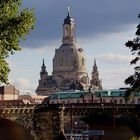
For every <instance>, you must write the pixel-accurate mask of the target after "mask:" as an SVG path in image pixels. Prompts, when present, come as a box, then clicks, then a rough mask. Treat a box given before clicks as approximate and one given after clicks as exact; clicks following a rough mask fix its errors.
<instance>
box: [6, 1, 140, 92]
mask: <svg viewBox="0 0 140 140" xmlns="http://www.w3.org/2000/svg"><path fill="white" fill-rule="evenodd" d="M68 5H70V7H71V16H72V17H73V18H74V19H75V22H76V38H77V43H78V46H79V47H81V48H83V49H84V51H85V54H86V58H87V71H88V74H89V77H91V72H92V67H93V63H94V59H96V60H97V65H98V70H99V74H100V79H102V83H103V87H104V88H107V89H108V88H119V87H124V86H125V85H124V82H123V81H124V79H125V78H127V77H128V76H129V75H130V74H131V73H133V69H132V67H130V64H129V61H130V60H131V59H132V56H131V52H130V50H129V49H127V48H126V47H125V45H124V44H125V43H126V42H127V40H131V39H133V38H134V37H135V31H136V26H137V25H138V23H139V19H138V18H137V15H138V14H139V13H140V7H139V6H140V1H139V0H135V1H132V0H69V1H68V0H41V1H38V0H23V5H22V8H23V7H28V8H34V10H35V15H36V23H35V29H34V30H33V31H31V32H30V35H28V36H27V40H26V41H22V42H21V43H20V44H21V47H22V51H20V52H16V53H15V55H12V56H10V58H9V59H8V62H9V65H10V69H11V72H10V75H9V79H10V81H11V83H12V84H14V85H15V86H16V87H17V88H18V89H19V90H20V91H21V92H22V93H26V92H32V93H34V92H35V89H36V87H37V85H38V80H39V78H40V77H39V72H40V67H41V65H42V59H43V58H44V59H45V64H46V68H47V71H48V73H49V74H51V72H52V59H53V56H54V52H55V48H58V47H59V46H60V45H61V40H62V24H63V20H64V18H65V17H66V16H67V6H68Z"/></svg>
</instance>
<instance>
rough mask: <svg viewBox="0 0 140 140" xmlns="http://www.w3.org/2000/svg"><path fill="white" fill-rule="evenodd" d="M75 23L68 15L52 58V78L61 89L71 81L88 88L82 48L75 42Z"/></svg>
mask: <svg viewBox="0 0 140 140" xmlns="http://www.w3.org/2000/svg"><path fill="white" fill-rule="evenodd" d="M75 30H76V24H75V21H74V19H73V18H72V17H71V15H70V8H69V7H68V15H67V17H66V18H65V19H64V23H63V37H62V45H61V46H60V47H59V48H58V49H56V50H55V55H54V58H53V79H54V80H55V81H56V83H57V84H58V86H60V87H61V89H68V88H69V87H70V85H71V84H72V83H75V84H76V83H80V84H82V86H83V87H84V88H88V83H89V81H88V74H87V71H86V58H85V55H84V50H83V49H82V48H78V47H77V44H76V35H75Z"/></svg>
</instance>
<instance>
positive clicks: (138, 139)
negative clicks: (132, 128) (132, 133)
mask: <svg viewBox="0 0 140 140" xmlns="http://www.w3.org/2000/svg"><path fill="white" fill-rule="evenodd" d="M130 140H140V137H132V138H131V139H130Z"/></svg>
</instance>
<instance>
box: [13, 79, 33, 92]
mask: <svg viewBox="0 0 140 140" xmlns="http://www.w3.org/2000/svg"><path fill="white" fill-rule="evenodd" d="M11 81H12V82H13V83H12V84H13V85H15V87H16V88H17V89H18V90H19V91H20V93H21V94H25V93H28V92H30V93H32V92H33V90H34V85H32V84H31V82H30V81H29V80H28V79H26V78H18V79H16V80H15V81H14V80H11Z"/></svg>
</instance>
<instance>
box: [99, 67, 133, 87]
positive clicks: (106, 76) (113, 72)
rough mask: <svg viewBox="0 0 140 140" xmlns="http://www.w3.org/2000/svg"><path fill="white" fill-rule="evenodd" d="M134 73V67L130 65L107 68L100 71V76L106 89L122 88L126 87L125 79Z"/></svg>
mask: <svg viewBox="0 0 140 140" xmlns="http://www.w3.org/2000/svg"><path fill="white" fill-rule="evenodd" d="M132 73H133V69H132V68H130V67H117V68H112V69H107V68H106V69H103V70H102V72H101V73H100V78H102V83H103V87H104V88H105V89H113V88H120V87H126V85H125V83H124V80H125V79H126V78H127V77H128V76H130V75H131V74H132Z"/></svg>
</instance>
